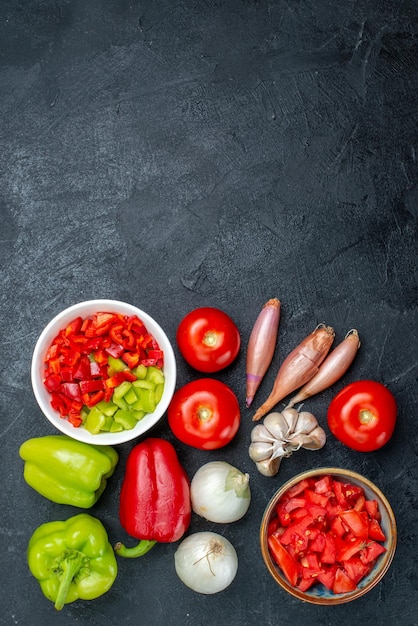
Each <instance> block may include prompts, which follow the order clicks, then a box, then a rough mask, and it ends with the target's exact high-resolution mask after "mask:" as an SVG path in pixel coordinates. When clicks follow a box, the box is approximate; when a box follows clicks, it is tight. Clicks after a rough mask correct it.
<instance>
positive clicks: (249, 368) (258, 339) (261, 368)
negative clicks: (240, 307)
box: [245, 298, 281, 407]
mask: <svg viewBox="0 0 418 626" xmlns="http://www.w3.org/2000/svg"><path fill="white" fill-rule="evenodd" d="M280 307H281V303H280V300H278V299H277V298H272V299H271V300H268V302H266V303H265V305H264V306H263V308H262V309H261V312H260V314H259V316H258V317H257V319H256V321H255V324H254V326H253V329H252V331H251V334H250V338H249V340H248V349H247V361H246V394H245V395H246V404H247V407H249V406H251V403H252V401H253V399H254V396H255V393H256V391H257V389H258V387H259V386H260V383H261V381H262V379H263V377H264V374H265V373H266V371H267V369H268V367H269V365H270V363H271V361H272V358H273V354H274V349H275V347H276V340H277V333H278V330H279V320H280Z"/></svg>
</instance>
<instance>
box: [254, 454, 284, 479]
mask: <svg viewBox="0 0 418 626" xmlns="http://www.w3.org/2000/svg"><path fill="white" fill-rule="evenodd" d="M281 460H282V457H277V458H275V459H266V460H265V461H260V462H259V463H256V467H257V469H258V471H259V472H260V474H263V476H275V475H276V474H277V472H278V471H279V467H280V463H281Z"/></svg>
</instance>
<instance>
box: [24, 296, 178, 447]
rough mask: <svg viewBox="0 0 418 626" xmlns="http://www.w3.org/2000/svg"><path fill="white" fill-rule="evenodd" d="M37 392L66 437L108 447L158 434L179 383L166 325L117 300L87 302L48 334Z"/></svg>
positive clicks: (39, 355)
mask: <svg viewBox="0 0 418 626" xmlns="http://www.w3.org/2000/svg"><path fill="white" fill-rule="evenodd" d="M31 379H32V388H33V391H34V394H35V398H36V400H37V402H38V405H39V407H40V409H41V410H42V412H43V413H44V414H45V416H46V417H47V418H48V420H49V421H50V422H51V423H52V424H53V425H54V426H55V427H56V428H57V429H58V430H60V431H61V432H63V433H65V434H67V435H69V436H70V437H73V438H74V439H78V440H79V441H84V442H86V443H95V444H102V445H114V444H118V443H124V442H125V441H129V440H131V439H134V438H136V437H139V436H141V435H143V434H144V433H146V432H147V431H148V430H149V429H150V428H152V427H153V426H154V425H155V424H156V423H157V422H158V421H159V419H160V418H161V417H162V416H163V414H164V413H165V411H166V409H167V407H168V405H169V403H170V401H171V398H172V396H173V393H174V389H175V384H176V360H175V356H174V351H173V348H172V345H171V343H170V341H169V339H168V337H167V335H166V333H165V332H164V331H163V329H162V328H161V326H160V325H159V324H158V323H157V322H156V321H155V320H154V319H153V318H152V317H151V316H150V315H148V314H147V313H145V311H142V310H141V309H138V308H137V307H135V306H133V305H131V304H128V303H124V302H119V301H117V300H106V299H103V300H90V301H87V302H80V303H78V304H75V305H73V306H71V307H69V308H68V309H65V310H64V311H62V312H61V313H59V314H58V315H57V316H56V317H54V319H52V320H51V321H50V322H49V324H48V325H47V326H46V327H45V329H44V330H43V331H42V333H41V335H40V337H39V339H38V341H37V343H36V345H35V349H34V352H33V357H32V367H31Z"/></svg>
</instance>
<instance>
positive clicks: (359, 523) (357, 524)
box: [340, 509, 369, 539]
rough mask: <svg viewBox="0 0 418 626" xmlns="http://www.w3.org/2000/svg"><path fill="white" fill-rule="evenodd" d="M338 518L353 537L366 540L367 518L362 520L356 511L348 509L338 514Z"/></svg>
mask: <svg viewBox="0 0 418 626" xmlns="http://www.w3.org/2000/svg"><path fill="white" fill-rule="evenodd" d="M340 517H341V519H342V521H343V523H344V524H346V525H347V526H348V527H349V529H350V530H351V532H352V533H353V535H354V536H355V537H359V538H360V539H367V537H368V535H369V524H368V520H367V518H364V516H362V515H361V514H360V513H359V512H358V511H356V509H349V510H348V511H343V512H342V513H340Z"/></svg>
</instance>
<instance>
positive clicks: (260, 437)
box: [251, 424, 276, 443]
mask: <svg viewBox="0 0 418 626" xmlns="http://www.w3.org/2000/svg"><path fill="white" fill-rule="evenodd" d="M251 441H263V442H265V443H274V442H275V441H276V438H275V437H273V435H272V434H271V433H270V432H269V431H268V430H267V428H265V427H264V426H263V424H257V425H256V426H254V428H253V429H252V431H251Z"/></svg>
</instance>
